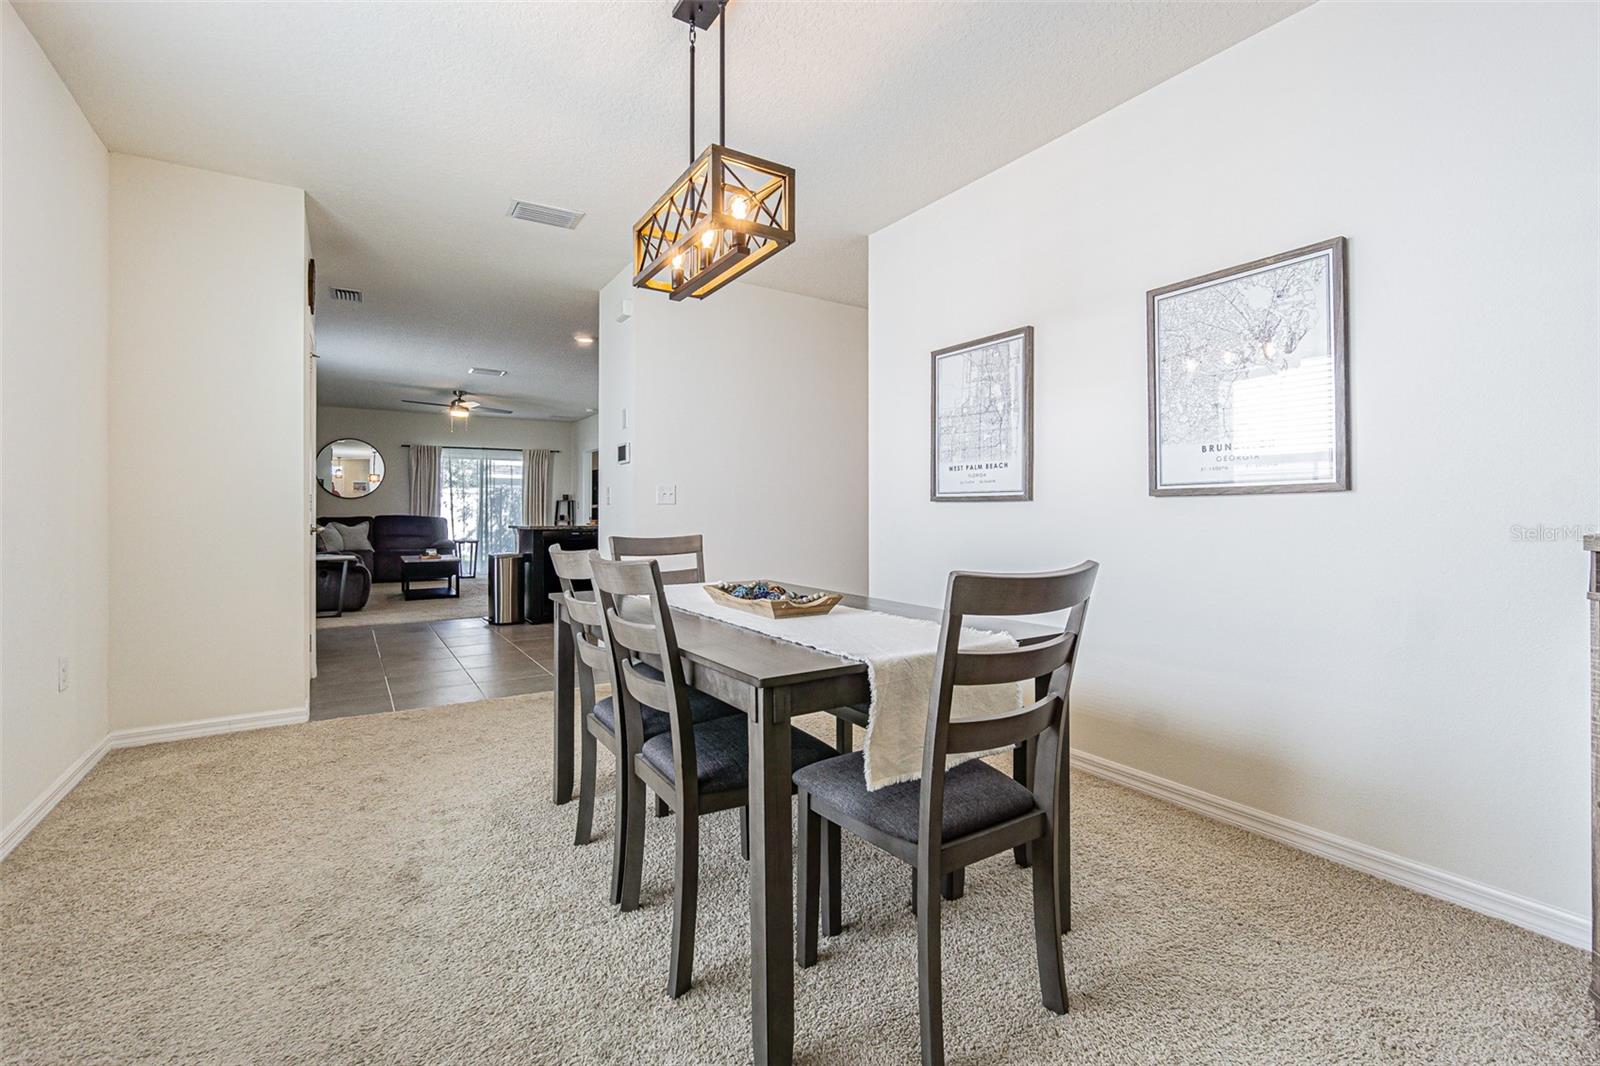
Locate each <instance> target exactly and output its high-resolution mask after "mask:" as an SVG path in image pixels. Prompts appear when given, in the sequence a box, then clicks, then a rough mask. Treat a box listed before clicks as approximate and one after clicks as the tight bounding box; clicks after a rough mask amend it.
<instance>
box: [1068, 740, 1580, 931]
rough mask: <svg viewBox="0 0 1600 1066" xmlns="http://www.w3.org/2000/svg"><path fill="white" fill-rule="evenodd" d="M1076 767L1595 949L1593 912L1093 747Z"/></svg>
mask: <svg viewBox="0 0 1600 1066" xmlns="http://www.w3.org/2000/svg"><path fill="white" fill-rule="evenodd" d="M1072 768H1073V769H1074V770H1081V771H1083V772H1084V773H1086V774H1093V775H1094V776H1095V777H1102V778H1105V779H1106V780H1107V781H1112V782H1115V783H1116V784H1119V785H1122V786H1124V787H1126V788H1131V789H1133V790H1134V791H1135V792H1143V793H1144V794H1146V795H1148V796H1154V797H1155V798H1157V799H1161V800H1166V801H1167V802H1168V803H1172V804H1176V805H1177V806H1179V807H1184V808H1186V809H1188V810H1191V811H1194V812H1195V813H1196V814H1201V815H1204V816H1205V817H1207V818H1211V819H1214V820H1215V821H1218V822H1224V823H1226V824H1228V825H1231V826H1236V827H1238V828H1240V829H1243V830H1246V831H1247V832H1251V833H1254V834H1256V835H1257V836H1263V837H1266V838H1267V839H1269V840H1276V841H1277V842H1278V843H1280V844H1287V845H1288V846H1289V847H1291V848H1297V849H1299V850H1301V851H1307V852H1310V853H1311V854H1313V855H1319V856H1321V857H1322V858H1324V859H1329V860H1331V861H1333V862H1336V863H1339V864H1340V865H1341V866H1348V867H1350V868H1352V869H1355V870H1360V871H1361V872H1362V873H1365V874H1371V875H1372V876H1373V877H1377V878H1381V879H1382V880H1385V881H1391V882H1393V883H1394V884H1397V885H1401V886H1402V887H1405V888H1409V889H1411V890H1412V891H1414V892H1421V893H1423V894H1424V895H1428V896H1433V897H1435V898H1437V899H1442V900H1445V901H1446V902H1449V903H1455V904H1457V905H1459V906H1462V907H1465V908H1467V909H1468V910H1472V911H1477V912H1478V913H1479V914H1487V915H1488V916H1489V917H1491V918H1498V919H1500V920H1501V921H1505V922H1510V923H1511V924H1512V925H1518V926H1521V927H1522V928H1524V929H1528V930H1531V931H1533V932H1535V933H1538V934H1540V935H1541V936H1547V937H1549V938H1551V939H1552V940H1559V941H1561V942H1562V943H1563V944H1571V945H1572V946H1573V947H1577V948H1583V949H1585V950H1588V948H1589V945H1590V941H1589V935H1590V932H1589V930H1590V924H1589V919H1587V918H1585V917H1584V916H1583V915H1581V914H1574V913H1572V912H1571V911H1564V910H1560V909H1558V908H1556V907H1551V906H1549V905H1547V904H1544V903H1540V902H1539V901H1538V900H1533V899H1528V898H1527V897H1526V896H1518V895H1515V894H1513V893H1510V892H1505V891H1502V890H1501V889H1498V888H1494V887H1492V886H1490V885H1486V884H1482V883H1481V882H1478V881H1471V880H1468V879H1467V878H1465V877H1460V876H1458V875H1456V874H1453V873H1450V872H1448V871H1446V870H1440V869H1438V868H1437V867H1433V866H1427V865H1425V864H1423V863H1420V862H1414V861H1413V860H1411V859H1407V858H1403V857H1401V856H1399V855H1395V854H1393V853H1391V852H1387V851H1382V850H1380V849H1378V848H1374V847H1370V846H1368V845H1366V844H1362V843H1359V842H1358V841H1354V840H1350V839H1347V838H1345V837H1341V836H1335V835H1334V834H1332V833H1325V832H1323V831H1322V830H1320V829H1313V828H1311V827H1310V826H1308V825H1301V824H1300V823H1299V822H1291V821H1290V820H1289V819H1287V818H1280V817H1279V816H1277V815H1275V814H1268V813H1267V812H1266V811H1260V810H1256V809H1255V808H1254V807H1246V806H1245V805H1244V804H1242V803H1235V802H1233V801H1232V800H1227V799H1223V798H1222V797H1221V796H1213V795H1212V794H1211V793H1209V792H1202V791H1200V790H1199V789H1197V788H1190V787H1189V786H1188V785H1181V784H1179V783H1178V782H1176V781H1169V780H1167V779H1166V778H1164V777H1157V776H1156V775H1155V774H1150V773H1146V772H1145V771H1143V770H1136V769H1134V768H1133V767H1131V766H1124V765H1122V764H1121V763H1116V762H1112V761H1111V760H1110V759H1103V758H1101V757H1100V756H1098V755H1091V754H1089V753H1088V752H1086V751H1079V750H1078V749H1076V748H1074V749H1073V750H1072Z"/></svg>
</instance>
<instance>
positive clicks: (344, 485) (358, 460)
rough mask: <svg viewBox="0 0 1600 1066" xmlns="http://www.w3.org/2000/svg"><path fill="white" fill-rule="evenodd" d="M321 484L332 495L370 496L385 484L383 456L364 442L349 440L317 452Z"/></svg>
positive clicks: (349, 438)
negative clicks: (374, 490)
mask: <svg viewBox="0 0 1600 1066" xmlns="http://www.w3.org/2000/svg"><path fill="white" fill-rule="evenodd" d="M317 484H318V485H321V486H322V491H323V492H326V493H328V494H329V495H330V496H338V497H339V498H340V499H344V500H348V499H350V498H351V497H354V496H366V495H367V494H369V493H370V492H372V490H373V489H375V488H377V487H378V486H379V485H381V484H383V456H382V455H381V454H380V453H379V451H378V449H376V448H374V447H373V446H372V445H370V444H368V443H367V442H366V441H364V440H356V439H355V438H354V437H346V438H345V439H343V440H336V441H334V442H333V443H332V444H324V445H323V446H322V450H321V451H320V452H318V453H317Z"/></svg>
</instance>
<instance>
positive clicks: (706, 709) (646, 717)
mask: <svg viewBox="0 0 1600 1066" xmlns="http://www.w3.org/2000/svg"><path fill="white" fill-rule="evenodd" d="M634 669H636V670H638V671H639V672H640V673H641V674H644V675H645V676H647V677H651V678H654V679H655V680H657V681H660V680H661V679H662V677H661V671H659V670H657V669H656V668H655V667H653V666H648V665H646V664H644V663H634ZM689 710H690V713H691V714H693V715H694V720H695V721H696V722H709V721H711V720H712V719H713V718H726V717H728V716H729V715H738V716H739V717H740V718H741V719H742V718H743V717H744V712H743V711H741V710H739V708H737V707H730V706H728V705H727V704H726V703H723V702H722V701H721V700H719V699H717V698H715V697H714V696H707V695H706V694H705V693H704V692H696V691H695V690H693V689H690V690H689ZM639 711H640V714H639V718H640V721H641V722H642V724H643V725H644V735H645V738H646V739H649V738H650V737H659V736H661V735H662V734H663V733H665V732H666V731H667V730H668V729H670V728H671V726H672V723H671V722H670V721H669V720H668V718H667V715H666V712H665V711H658V710H656V709H655V708H654V707H640V708H639ZM589 714H590V715H591V716H592V717H593V718H594V720H595V721H597V722H599V723H600V724H601V725H602V726H603V727H604V728H605V731H606V732H607V733H610V734H611V735H612V736H616V735H617V708H616V705H615V704H614V703H612V697H610V696H607V697H606V698H605V699H603V700H599V701H597V702H596V703H595V705H594V710H592V711H590V712H589Z"/></svg>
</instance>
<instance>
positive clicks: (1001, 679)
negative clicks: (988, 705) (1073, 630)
mask: <svg viewBox="0 0 1600 1066" xmlns="http://www.w3.org/2000/svg"><path fill="white" fill-rule="evenodd" d="M1073 642H1074V637H1073V635H1071V634H1068V633H1061V634H1059V635H1057V636H1054V637H1051V638H1050V639H1049V640H1047V641H1045V642H1044V643H1042V644H1029V645H1027V646H1025V647H1021V648H1016V649H1013V650H1007V651H963V652H958V653H957V654H956V664H955V669H956V676H955V683H956V684H957V685H1000V684H1004V683H1005V682H1007V681H1027V680H1030V679H1032V678H1035V677H1044V676H1046V675H1047V674H1053V673H1055V672H1056V671H1057V670H1059V669H1060V668H1061V667H1062V666H1063V665H1065V664H1066V661H1067V659H1068V657H1069V656H1070V655H1071V654H1072V646H1073Z"/></svg>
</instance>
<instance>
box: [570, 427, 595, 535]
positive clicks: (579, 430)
mask: <svg viewBox="0 0 1600 1066" xmlns="http://www.w3.org/2000/svg"><path fill="white" fill-rule="evenodd" d="M599 448H600V415H599V414H598V413H596V414H592V415H590V416H589V417H588V418H585V419H583V420H582V421H581V422H575V423H573V426H572V455H573V460H572V477H573V483H574V484H575V485H577V491H575V492H574V493H573V496H574V498H576V499H577V501H578V523H579V524H580V525H582V524H583V523H585V522H587V521H588V520H589V506H590V504H591V503H593V502H594V501H593V500H592V499H590V495H591V493H590V479H589V472H590V470H591V469H592V467H591V465H590V463H591V460H590V459H589V453H590V452H593V451H598V450H599Z"/></svg>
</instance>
